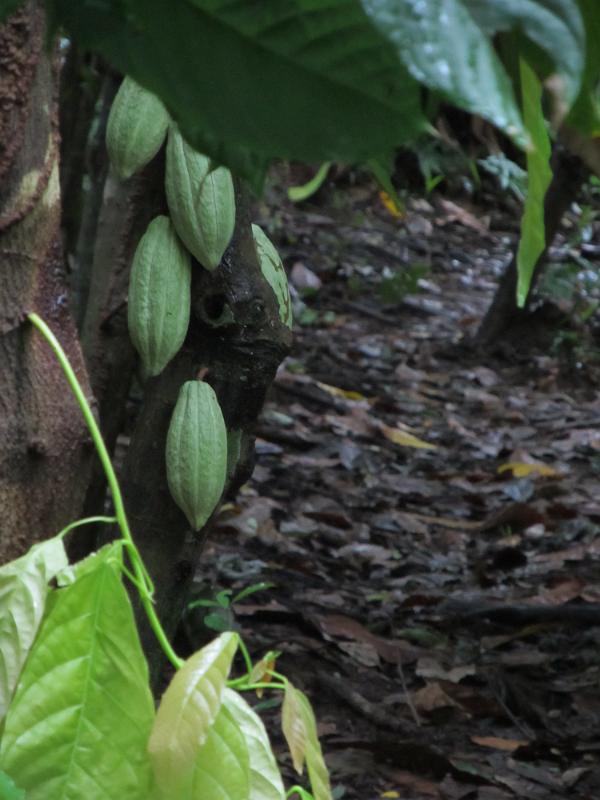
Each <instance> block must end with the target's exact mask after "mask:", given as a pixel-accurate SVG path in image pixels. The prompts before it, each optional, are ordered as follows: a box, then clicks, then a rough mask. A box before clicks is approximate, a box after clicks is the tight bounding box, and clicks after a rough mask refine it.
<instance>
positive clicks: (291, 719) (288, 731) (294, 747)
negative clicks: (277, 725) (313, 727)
mask: <svg viewBox="0 0 600 800" xmlns="http://www.w3.org/2000/svg"><path fill="white" fill-rule="evenodd" d="M299 695H300V692H299V691H298V690H297V689H296V688H295V687H294V686H293V684H291V683H290V682H289V681H288V683H287V684H286V687H285V694H284V696H283V704H282V706H281V729H282V731H283V735H284V736H285V740H286V742H287V745H288V748H289V750H290V753H291V756H292V763H293V765H294V769H295V770H296V772H297V773H298V775H301V774H302V768H303V767H304V759H305V756H306V744H307V738H308V732H307V730H306V724H305V721H304V715H303V713H302V703H301V700H300V699H299Z"/></svg>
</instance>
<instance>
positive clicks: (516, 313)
mask: <svg viewBox="0 0 600 800" xmlns="http://www.w3.org/2000/svg"><path fill="white" fill-rule="evenodd" d="M552 167H553V174H552V180H551V182H550V186H549V187H548V191H547V192H546V197H545V201H544V226H545V231H546V247H545V248H544V251H543V252H542V253H541V254H540V257H539V258H538V260H537V262H536V264H535V267H534V271H533V275H532V278H531V288H530V291H529V297H528V300H527V304H526V305H525V307H524V308H518V307H517V280H518V275H517V255H516V252H515V253H514V254H513V257H512V259H511V261H510V263H509V265H508V267H507V268H506V270H505V272H504V274H503V275H502V277H501V278H500V283H499V285H498V289H497V290H496V294H495V295H494V299H493V300H492V303H491V305H490V307H489V309H488V310H487V312H486V315H485V317H484V318H483V321H482V322H481V325H480V327H479V330H478V332H477V335H476V344H478V345H480V346H482V347H489V346H490V345H493V344H494V343H496V342H498V341H499V340H500V339H501V337H502V335H503V334H506V333H507V331H508V330H509V329H510V328H511V327H512V326H513V325H516V324H517V323H519V322H522V321H523V320H524V319H525V318H526V317H527V315H528V314H529V302H530V299H531V297H532V293H533V290H534V288H535V286H536V283H537V281H538V280H539V277H540V275H541V273H542V271H543V268H544V265H545V263H546V257H547V254H548V248H549V247H550V246H551V244H552V242H553V241H554V237H555V236H556V233H557V232H558V228H559V225H560V221H561V219H562V218H563V216H564V214H565V212H566V211H567V210H568V208H569V206H570V205H571V203H572V202H573V201H574V200H575V198H576V196H577V192H578V191H579V189H580V187H581V184H582V183H583V181H584V180H585V177H586V175H587V173H588V170H587V169H586V167H585V166H584V164H583V162H582V161H581V159H580V158H578V156H575V155H572V154H571V153H569V152H567V151H565V150H564V149H562V148H561V147H557V149H556V151H555V154H554V158H553V165H552Z"/></svg>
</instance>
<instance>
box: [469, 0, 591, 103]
mask: <svg viewBox="0 0 600 800" xmlns="http://www.w3.org/2000/svg"><path fill="white" fill-rule="evenodd" d="M462 2H463V3H464V5H465V6H466V8H468V10H469V11H470V13H471V14H472V16H473V18H474V19H475V21H476V23H477V24H478V25H479V26H480V27H481V29H482V30H483V31H484V32H485V33H486V34H487V35H488V36H490V37H491V36H494V35H495V34H496V33H499V32H502V31H507V30H510V29H513V28H518V29H519V30H521V31H522V32H523V33H524V34H525V36H527V37H528V38H529V39H530V40H531V41H532V42H535V44H536V45H538V47H540V48H541V49H542V50H544V51H545V53H546V54H547V55H548V56H549V57H550V59H551V61H552V63H553V64H554V65H555V66H556V70H557V72H558V74H559V75H560V76H561V77H562V79H563V83H564V98H563V99H564V102H565V104H566V105H567V106H570V105H571V104H572V103H573V101H574V100H575V97H576V96H577V93H578V92H579V89H580V86H581V79H582V74H583V69H584V61H585V52H586V41H585V38H586V37H585V25H584V21H583V19H582V15H581V13H580V9H579V7H578V3H577V0H494V2H493V3H490V2H489V0H462ZM592 2H595V0H592Z"/></svg>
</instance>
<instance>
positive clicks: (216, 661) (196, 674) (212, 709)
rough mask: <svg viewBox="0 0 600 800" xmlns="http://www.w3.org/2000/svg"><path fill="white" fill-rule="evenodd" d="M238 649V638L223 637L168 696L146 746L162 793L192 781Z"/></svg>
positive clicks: (190, 664) (189, 666) (187, 667)
mask: <svg viewBox="0 0 600 800" xmlns="http://www.w3.org/2000/svg"><path fill="white" fill-rule="evenodd" d="M237 646H238V636H237V634H235V633H223V634H221V636H219V637H218V638H217V639H215V640H214V641H212V642H211V643H210V644H208V645H207V646H206V647H203V648H202V650H199V651H198V652H197V653H194V655H193V656H191V658H189V659H188V660H187V661H186V662H185V664H184V665H183V666H182V667H181V669H179V670H178V671H177V672H176V673H175V676H174V677H173V680H172V681H171V683H170V684H169V686H168V688H167V690H166V692H165V693H164V695H163V697H162V700H161V702H160V706H159V708H158V712H157V714H156V721H155V723H154V727H153V728H152V735H151V736H150V742H149V744H148V750H149V753H150V758H151V761H152V766H153V769H154V776H155V778H156V783H157V785H158V786H159V788H160V789H161V790H163V791H165V792H168V791H169V790H170V789H171V787H172V786H175V785H180V783H182V782H185V781H186V780H190V779H191V776H192V774H193V770H194V768H195V764H196V761H197V758H198V754H199V752H200V749H201V748H202V746H203V745H204V743H205V741H206V738H207V736H208V732H209V729H210V728H211V726H212V725H213V723H214V722H215V719H216V717H217V714H218V713H219V709H220V707H221V695H222V693H223V689H224V687H225V682H226V680H227V676H228V675H229V670H230V668H231V662H232V660H233V656H234V655H235V651H236V649H237Z"/></svg>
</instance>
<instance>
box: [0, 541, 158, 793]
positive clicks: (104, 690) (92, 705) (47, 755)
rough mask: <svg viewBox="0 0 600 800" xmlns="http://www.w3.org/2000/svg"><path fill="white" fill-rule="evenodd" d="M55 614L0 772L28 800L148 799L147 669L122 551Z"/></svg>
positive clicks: (14, 706)
mask: <svg viewBox="0 0 600 800" xmlns="http://www.w3.org/2000/svg"><path fill="white" fill-rule="evenodd" d="M119 551H120V545H116V546H115V548H109V549H108V550H107V551H106V558H105V559H104V560H99V561H98V563H97V566H96V568H95V569H93V570H92V571H86V572H85V573H84V574H83V575H82V576H81V577H80V578H79V579H78V580H76V581H75V583H73V584H70V585H69V586H67V587H66V588H64V589H58V590H56V591H55V592H53V595H52V597H53V603H52V606H51V608H50V610H49V612H48V614H47V616H46V618H45V619H44V622H43V624H42V627H41V630H40V633H39V635H38V637H37V640H36V642H35V645H34V647H33V648H32V651H31V654H30V657H29V659H28V660H27V664H26V666H25V669H24V670H23V673H22V676H21V679H20V681H19V685H18V688H17V692H16V694H15V697H14V700H13V702H12V703H11V706H10V708H9V712H8V715H7V717H6V727H5V731H4V736H3V739H2V744H1V748H0V766H1V768H2V769H3V770H5V771H6V772H7V773H8V774H9V775H10V776H11V778H12V779H13V780H14V781H15V782H16V783H17V784H18V785H19V786H22V787H23V788H24V789H25V790H26V792H27V798H28V800H67V798H80V797H81V798H83V797H85V798H86V800H113V799H114V798H115V797H118V798H119V799H120V800H146V798H147V792H148V784H149V778H150V764H149V760H148V756H147V753H146V743H147V741H148V736H149V734H150V730H151V727H152V720H153V717H154V703H153V700H152V696H151V693H150V690H149V687H148V669H147V665H146V661H145V659H144V656H143V653H142V650H141V646H140V643H139V639H138V635H137V630H136V628H135V622H134V618H133V612H132V609H131V604H130V602H129V598H128V595H127V592H126V591H125V589H124V587H123V584H122V581H121V574H120V569H119V566H118V564H115V559H114V555H115V552H117V553H118V552H119Z"/></svg>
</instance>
